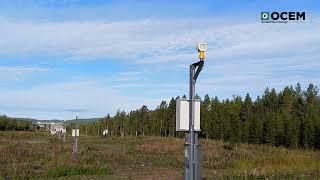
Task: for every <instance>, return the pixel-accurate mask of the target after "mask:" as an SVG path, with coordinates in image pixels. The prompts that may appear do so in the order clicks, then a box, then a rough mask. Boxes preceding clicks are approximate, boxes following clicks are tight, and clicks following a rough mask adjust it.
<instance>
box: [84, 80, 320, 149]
mask: <svg viewBox="0 0 320 180" xmlns="http://www.w3.org/2000/svg"><path fill="white" fill-rule="evenodd" d="M177 98H179V97H176V98H172V99H171V100H170V102H166V101H162V102H161V103H160V105H159V106H158V107H157V108H156V109H155V110H149V109H148V108H147V106H142V107H141V108H140V109H137V110H134V111H131V112H129V113H126V112H124V111H120V110H119V111H118V112H117V113H116V115H115V116H114V117H110V116H109V115H108V116H107V117H105V118H103V119H101V120H99V121H98V122H92V123H85V124H81V125H80V131H81V132H82V133H84V134H88V135H98V134H101V132H102V130H103V129H109V132H110V133H111V135H116V136H136V135H152V136H164V137H166V136H175V137H184V134H183V133H181V132H180V133H177V132H176V131H175V111H176V110H175V109H176V107H175V106H176V99H177ZM200 136H201V137H202V138H210V139H215V140H223V141H228V142H231V143H253V144H271V145H275V146H285V147H289V148H307V149H320V96H319V90H318V88H317V87H316V86H314V85H313V84H310V85H309V86H308V88H307V89H306V90H302V89H301V85H300V84H299V83H298V84H297V85H296V86H295V87H293V86H290V87H289V86H288V87H285V88H284V89H283V90H282V91H280V92H276V90H275V89H269V88H267V89H266V90H265V91H264V93H263V94H262V95H261V96H258V97H256V98H255V100H253V99H252V98H251V97H250V95H249V94H247V95H246V96H245V97H244V98H242V97H240V96H233V98H232V99H225V100H219V99H218V98H217V97H213V98H210V97H209V95H205V97H204V99H202V101H201V133H200Z"/></svg>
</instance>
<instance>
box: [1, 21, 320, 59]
mask: <svg viewBox="0 0 320 180" xmlns="http://www.w3.org/2000/svg"><path fill="white" fill-rule="evenodd" d="M226 21H227V20H226ZM318 22H319V21H318V19H316V18H314V19H313V21H311V22H306V23H299V24H262V23H260V22H259V21H258V20H257V21H256V22H247V23H243V22H241V23H235V24H230V23H228V24H226V23H220V24H218V23H215V21H214V20H212V19H204V20H202V21H199V20H198V19H183V20H182V19H169V20H153V19H152V20H132V21H117V22H109V21H98V20H97V21H73V22H70V21H67V22H28V21H13V20H10V21H9V20H7V19H1V20H0V26H1V29H0V38H1V41H0V53H2V54H26V55H32V54H50V55H64V56H67V57H69V59H96V58H111V57H113V58H115V57H118V58H120V59H130V61H135V62H141V63H155V62H168V61H174V60H175V61H176V60H180V61H184V60H185V59H191V58H193V57H195V53H192V52H194V49H195V45H196V43H197V42H199V41H206V42H207V43H208V44H209V51H208V53H207V55H208V57H210V58H211V59H214V60H221V59H225V58H239V57H243V56H255V55H256V56H257V55H259V56H261V55H270V54H277V53H278V54H279V53H280V54H283V53H295V52H296V49H299V50H301V51H312V50H313V51H315V50H318V48H316V47H319V42H320V35H319V33H318V29H319V28H320V25H319V23H318ZM305 47H310V49H306V48H305ZM304 48H305V49H304Z"/></svg>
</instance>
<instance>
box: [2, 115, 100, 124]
mask: <svg viewBox="0 0 320 180" xmlns="http://www.w3.org/2000/svg"><path fill="white" fill-rule="evenodd" d="M6 118H8V119H15V120H21V121H32V123H36V122H43V123H48V122H54V123H58V122H68V123H88V122H96V121H98V120H99V119H100V118H88V119H77V120H75V119H72V120H58V119H51V120H40V119H32V118H15V117H8V116H6Z"/></svg>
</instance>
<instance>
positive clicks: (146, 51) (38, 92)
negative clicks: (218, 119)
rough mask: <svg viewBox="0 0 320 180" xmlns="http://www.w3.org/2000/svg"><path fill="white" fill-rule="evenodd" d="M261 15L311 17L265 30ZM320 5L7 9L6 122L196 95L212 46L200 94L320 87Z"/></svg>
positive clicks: (20, 2) (38, 3) (1, 101)
mask: <svg viewBox="0 0 320 180" xmlns="http://www.w3.org/2000/svg"><path fill="white" fill-rule="evenodd" d="M261 11H305V12H306V18H307V20H306V21H305V22H294V23H288V24H264V23H261V22H260V13H261ZM319 12H320V3H319V1H289V0H288V1H259V0H256V1H254V0H248V1H232V2H231V1H230V2H226V1H222V0H221V1H215V0H213V1H169V0H168V1H166V0H161V1H160V0H158V1H156V0H148V1H147V0H146V1H143V0H139V1H133V0H132V1H118V0H117V1H104V0H90V1H84V0H69V1H68V0H47V1H43V0H33V1H31V0H29V1H28V0H2V1H0V113H1V114H6V115H9V116H15V117H31V118H39V119H56V118H58V119H72V118H74V116H75V114H76V113H77V112H78V113H79V115H80V117H83V118H88V117H102V116H105V115H107V114H108V113H110V114H111V115H113V114H114V113H115V112H116V111H117V109H121V110H125V111H129V110H131V109H136V108H139V107H140V106H141V105H143V104H146V105H148V107H149V108H150V109H153V108H155V107H156V106H157V105H158V104H159V103H160V101H161V100H169V99H170V98H171V97H176V96H178V95H180V96H181V95H184V94H186V95H187V94H188V65H189V64H190V63H192V62H195V61H196V60H197V52H196V50H195V46H196V44H197V43H198V42H200V41H205V42H207V44H208V46H209V50H208V52H207V59H206V64H205V68H204V70H203V72H202V73H201V74H200V77H199V80H198V84H197V92H198V94H200V95H201V96H203V95H205V94H209V95H210V96H218V97H219V98H220V99H225V98H232V95H241V96H244V95H245V94H246V93H247V92H248V93H250V95H252V97H253V98H255V97H256V96H257V95H260V94H261V93H262V92H263V91H264V89H265V88H266V87H274V88H276V89H278V90H280V89H282V88H283V87H284V86H286V85H295V84H296V83H297V82H300V83H301V84H302V86H303V87H306V86H307V85H308V83H314V84H315V85H317V86H319V84H320V78H319V77H320V72H319V69H320V54H319V52H320V33H319V32H320V15H319Z"/></svg>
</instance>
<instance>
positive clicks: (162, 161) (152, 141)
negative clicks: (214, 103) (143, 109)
mask: <svg viewBox="0 0 320 180" xmlns="http://www.w3.org/2000/svg"><path fill="white" fill-rule="evenodd" d="M200 142H201V144H202V145H203V166H204V168H205V169H204V172H205V173H204V176H205V177H215V178H218V177H220V178H222V179H224V178H230V177H231V179H233V178H235V177H238V176H239V177H248V176H250V177H266V176H268V177H269V176H272V177H279V178H280V179H282V178H289V179H290V178H291V177H295V176H300V177H311V178H317V177H318V176H319V169H320V163H319V162H320V152H318V151H307V150H289V149H286V148H282V147H280V148H279V147H278V148H277V147H270V146H265V145H246V144H240V145H238V146H237V149H236V148H235V147H234V146H229V145H228V144H227V143H223V142H220V141H212V140H201V141H200ZM183 143H184V142H183V139H177V138H161V137H124V138H121V137H112V138H109V139H101V138H99V137H90V136H80V138H79V155H78V159H77V161H75V162H73V161H72V160H71V150H72V147H71V139H70V138H68V139H67V142H66V143H63V142H62V141H60V140H58V139H57V138H56V137H53V136H51V135H49V134H48V133H35V132H0V177H1V176H2V177H14V178H18V177H19V178H24V179H25V178H30V177H33V178H40V177H42V178H49V177H55V178H56V177H59V176H66V177H76V178H89V177H90V178H98V177H102V178H103V179H106V178H108V177H109V178H111V177H112V179H117V178H120V179H121V178H132V179H181V178H182V170H183V169H182V167H183ZM111 172H113V175H109V174H111Z"/></svg>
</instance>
